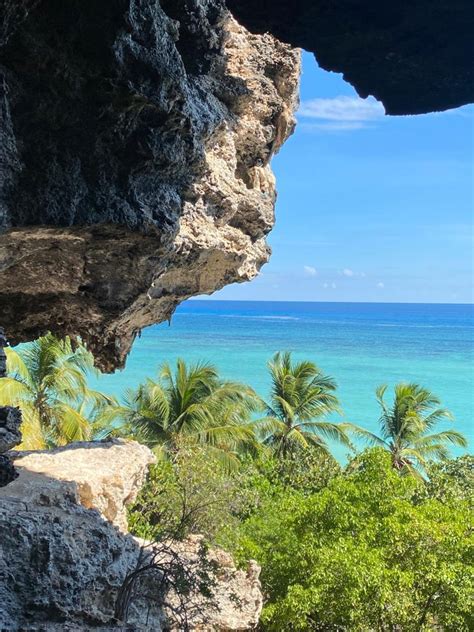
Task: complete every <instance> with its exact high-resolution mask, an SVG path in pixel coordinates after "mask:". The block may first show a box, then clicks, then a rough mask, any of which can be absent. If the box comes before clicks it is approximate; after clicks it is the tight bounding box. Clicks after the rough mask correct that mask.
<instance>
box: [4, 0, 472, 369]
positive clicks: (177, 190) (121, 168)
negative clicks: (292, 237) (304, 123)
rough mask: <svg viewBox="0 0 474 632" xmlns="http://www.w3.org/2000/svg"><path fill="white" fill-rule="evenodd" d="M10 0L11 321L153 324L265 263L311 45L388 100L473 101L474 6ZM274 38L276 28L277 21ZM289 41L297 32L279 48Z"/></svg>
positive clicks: (24, 332)
mask: <svg viewBox="0 0 474 632" xmlns="http://www.w3.org/2000/svg"><path fill="white" fill-rule="evenodd" d="M227 7H229V8H230V9H231V10H232V11H233V14H234V15H235V16H236V17H237V19H238V20H239V22H240V23H241V24H243V25H244V26H245V27H246V28H248V29H250V30H251V31H252V33H260V34H250V33H249V32H248V31H246V30H245V29H244V28H243V27H242V26H239V25H238V24H237V23H236V22H235V21H234V19H233V18H231V14H230V13H229V11H228V9H227V8H226V6H225V3H224V0H101V2H97V0H68V1H67V2H64V0H0V315H1V322H0V325H2V326H3V327H5V329H6V331H7V334H8V336H9V338H10V341H11V343H12V344H15V343H17V342H21V341H25V340H31V339H32V338H35V337H37V336H38V335H40V334H43V333H45V332H46V331H47V330H51V331H53V332H54V333H57V334H60V335H64V334H71V335H77V334H79V335H80V336H81V337H82V338H83V339H84V340H85V341H86V343H87V344H88V345H89V347H90V348H91V350H92V351H93V352H94V354H95V355H96V359H97V364H98V366H99V367H100V368H102V369H103V370H106V371H111V370H113V369H114V368H116V367H118V366H122V365H123V364H124V362H125V358H126V355H127V353H128V351H129V349H130V347H131V344H132V342H133V339H134V337H135V336H136V334H137V333H138V332H139V331H140V330H141V329H142V328H143V327H145V326H146V325H149V324H151V323H156V322H160V321H163V320H166V319H168V318H170V316H171V315H172V313H173V311H174V309H175V307H176V305H177V304H178V303H179V302H180V301H182V300H184V299H186V298H188V297H190V296H192V295H196V294H201V293H211V292H213V291H215V290H216V289H219V288H221V287H223V286H224V285H226V284H229V283H232V282H241V281H246V280H250V279H252V278H253V277H254V276H255V275H256V274H257V272H258V270H259V268H260V267H261V266H262V265H263V264H264V263H265V262H266V261H267V260H268V257H269V248H268V246H267V244H266V241H265V237H266V235H267V234H268V232H269V231H270V230H271V228H272V226H273V223H274V213H273V211H274V202H275V183H274V179H273V176H272V172H271V169H270V166H269V161H270V158H271V156H272V155H273V154H274V153H275V152H276V151H277V150H278V149H279V148H280V146H281V145H282V143H283V142H284V141H285V139H286V138H287V137H288V135H289V134H290V133H291V132H292V130H293V127H294V118H293V112H294V110H295V107H296V103H297V91H298V76H299V53H298V52H297V51H295V50H294V49H293V48H292V47H291V46H301V47H304V48H306V49H308V50H312V51H315V54H316V57H317V60H318V62H319V63H320V65H321V66H322V67H323V68H326V69H328V70H334V71H337V72H343V73H344V76H345V78H346V79H347V80H348V81H350V82H351V83H353V85H354V86H355V87H356V89H357V90H358V92H359V93H360V94H361V95H362V96H367V95H368V94H373V95H375V96H376V97H377V98H379V99H380V100H382V101H383V103H384V106H385V109H386V111H387V112H388V113H392V114H400V113H418V112H426V111H433V110H440V109H445V108H449V107H455V106H457V105H461V104H463V103H466V102H468V101H472V100H473V90H474V81H473V76H472V74H473V69H472V68H473V67H472V64H471V59H472V55H471V52H472V37H471V34H472V18H473V11H474V9H473V5H472V2H468V0H455V1H451V0H437V1H435V2H432V1H431V0H417V1H416V2H410V3H408V2H392V3H386V2H379V3H376V2H373V1H372V0H337V1H334V2H320V1H312V0H293V1H292V2H288V1H287V0H275V1H273V2H267V1H264V0H228V1H227ZM267 32H268V33H272V35H269V34H267ZM273 36H276V37H278V38H280V40H281V41H283V42H287V44H285V43H281V42H280V41H278V40H276V39H274V37H273Z"/></svg>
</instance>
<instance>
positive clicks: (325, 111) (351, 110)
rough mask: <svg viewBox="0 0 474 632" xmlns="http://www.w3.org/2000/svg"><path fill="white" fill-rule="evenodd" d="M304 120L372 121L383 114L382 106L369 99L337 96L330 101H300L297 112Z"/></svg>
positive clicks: (372, 98) (371, 98)
mask: <svg viewBox="0 0 474 632" xmlns="http://www.w3.org/2000/svg"><path fill="white" fill-rule="evenodd" d="M298 114H299V115H300V116H304V117H305V118H314V119H323V120H325V121H372V120H373V119H377V118H380V117H381V116H383V115H384V114H385V110H384V107H383V105H382V104H381V103H380V102H379V101H377V100H376V99H374V97H369V98H368V99H361V98H360V97H348V96H339V97H334V98H332V99H310V100H309V101H302V103H301V105H300V109H299V110H298Z"/></svg>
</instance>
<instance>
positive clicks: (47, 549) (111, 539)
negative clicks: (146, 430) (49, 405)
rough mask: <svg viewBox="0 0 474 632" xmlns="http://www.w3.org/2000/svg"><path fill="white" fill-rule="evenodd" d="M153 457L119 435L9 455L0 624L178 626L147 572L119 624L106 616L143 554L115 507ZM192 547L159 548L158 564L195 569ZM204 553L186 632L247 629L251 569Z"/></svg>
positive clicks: (252, 594) (195, 544)
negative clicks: (204, 576)
mask: <svg viewBox="0 0 474 632" xmlns="http://www.w3.org/2000/svg"><path fill="white" fill-rule="evenodd" d="M153 460H154V459H153V456H152V454H151V452H150V451H149V450H148V449H147V448H144V447H143V446H141V445H139V444H137V443H135V442H127V441H122V440H114V441H111V442H104V443H93V444H90V443H86V444H84V443H77V444H71V445H69V446H67V447H66V448H61V449H59V450H55V451H53V452H43V451H41V452H36V453H35V452H31V453H28V454H26V455H22V453H17V459H16V465H17V466H18V470H19V472H20V476H19V477H18V479H17V480H15V481H14V482H13V483H11V484H10V485H8V486H6V487H3V488H2V489H0V533H1V538H0V629H2V630H18V629H27V630H48V631H49V630H58V631H59V630H61V631H64V630H74V631H77V632H79V631H82V632H83V631H88V630H96V629H103V630H108V631H109V632H111V631H115V630H116V631H117V632H119V630H123V629H124V628H123V627H122V624H124V623H127V624H128V625H129V626H130V628H126V629H132V630H140V631H142V630H150V631H152V630H153V632H159V631H160V630H161V629H165V627H166V629H174V630H177V631H178V630H181V631H182V630H183V629H184V628H183V627H182V626H181V624H180V623H179V620H177V619H176V617H175V615H174V614H173V611H172V610H171V609H170V608H169V607H167V605H166V604H170V606H171V607H173V606H176V604H177V603H178V595H177V594H175V593H173V591H172V590H168V592H167V595H166V597H167V599H166V603H165V605H163V604H162V603H161V601H160V599H159V595H160V591H159V586H160V579H161V576H160V570H156V569H155V570H153V569H151V570H149V571H146V572H145V571H144V572H143V573H142V574H141V576H140V577H141V579H140V584H139V585H137V586H136V590H135V591H134V592H133V594H132V596H131V600H130V605H129V608H128V614H127V620H126V622H124V621H119V620H117V618H116V617H115V613H116V601H117V597H118V595H119V592H120V589H121V588H122V586H123V583H124V580H125V579H126V578H127V577H128V576H129V575H130V574H131V573H133V572H135V571H136V570H137V568H140V569H142V568H143V567H144V566H146V564H147V563H148V561H149V559H150V556H151V555H153V547H148V548H146V549H143V543H142V542H140V541H138V540H137V539H135V538H134V537H132V536H131V535H130V534H128V533H126V532H124V531H123V528H124V526H125V518H124V517H125V505H126V504H128V503H129V502H131V501H132V500H133V499H134V497H135V495H136V494H137V492H138V490H139V488H140V485H141V483H142V479H143V476H144V473H145V471H146V469H147V467H148V465H149V464H150V463H151V462H152V461H153ZM108 518H111V519H113V520H114V523H115V524H113V523H111V522H110V521H109V520H108ZM117 527H120V528H117ZM201 544H202V542H201V539H200V538H199V537H193V538H190V539H189V540H187V541H185V542H183V543H179V544H178V543H173V544H172V545H168V546H169V548H168V549H165V550H164V552H163V549H162V550H161V553H160V555H161V558H160V559H161V567H160V568H162V567H163V565H166V564H170V563H171V560H173V563H174V564H176V563H182V564H184V565H186V567H187V568H188V569H190V571H191V572H196V573H198V572H199V559H200V549H201ZM206 558H207V559H208V561H209V567H210V568H211V569H212V570H211V576H212V580H213V581H212V584H211V591H212V597H211V599H210V600H209V599H205V598H204V596H203V595H201V594H200V592H199V591H198V590H194V591H192V592H191V594H190V595H188V596H187V597H186V599H187V601H188V602H189V604H190V606H192V607H190V608H189V612H188V619H189V621H188V622H189V629H191V630H197V629H199V630H202V631H206V630H208V631H211V630H226V631H231V630H248V629H252V628H253V627H254V625H255V624H256V622H257V621H258V617H259V614H260V610H261V607H262V594H261V591H260V584H259V581H258V574H259V570H260V569H259V568H258V567H257V566H256V565H255V564H254V563H251V564H250V565H249V568H248V570H247V571H241V570H237V569H236V568H235V566H234V564H233V562H232V559H231V558H230V556H229V555H228V554H226V553H224V552H223V551H219V550H211V551H210V552H209V554H208V555H207V556H206ZM196 577H198V575H196ZM197 582H198V580H197V579H196V583H197Z"/></svg>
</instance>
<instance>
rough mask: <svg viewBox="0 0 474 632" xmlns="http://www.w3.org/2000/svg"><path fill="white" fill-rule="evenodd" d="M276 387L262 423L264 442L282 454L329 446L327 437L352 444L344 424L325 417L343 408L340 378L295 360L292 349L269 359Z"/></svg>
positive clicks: (307, 363) (261, 429)
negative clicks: (334, 377)
mask: <svg viewBox="0 0 474 632" xmlns="http://www.w3.org/2000/svg"><path fill="white" fill-rule="evenodd" d="M268 368H269V371H270V376H271V382H272V388H271V395H270V400H269V401H268V402H265V403H264V406H265V409H266V419H265V420H263V421H262V423H261V424H260V432H261V433H262V435H263V443H264V444H266V445H270V446H272V447H273V448H274V449H275V451H276V453H277V454H278V455H280V456H286V455H288V454H289V453H291V452H292V451H295V450H297V449H298V448H307V447H308V446H310V445H313V446H318V447H319V448H321V449H322V450H324V451H327V450H328V445H327V439H331V440H333V441H339V442H341V443H343V444H345V445H347V446H349V445H350V442H349V439H348V436H347V433H346V431H345V427H344V425H343V424H337V423H332V422H329V421H325V420H324V419H323V418H324V417H325V416H326V415H328V414H330V413H333V412H338V411H339V401H338V399H337V397H336V395H335V391H336V382H335V381H334V380H333V379H332V378H331V377H329V376H327V375H325V374H324V373H323V372H322V371H321V370H320V369H319V368H318V367H317V366H316V365H315V364H313V363H312V362H308V361H302V362H293V361H292V358H291V354H290V353H288V352H285V353H277V354H276V355H275V356H274V357H273V359H272V360H271V361H270V362H269V364H268Z"/></svg>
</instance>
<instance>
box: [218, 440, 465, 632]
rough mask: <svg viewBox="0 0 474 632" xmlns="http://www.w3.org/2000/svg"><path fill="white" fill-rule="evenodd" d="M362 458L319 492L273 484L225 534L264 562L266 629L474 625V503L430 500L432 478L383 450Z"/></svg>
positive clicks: (242, 552) (228, 542) (359, 630)
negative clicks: (397, 464)
mask: <svg viewBox="0 0 474 632" xmlns="http://www.w3.org/2000/svg"><path fill="white" fill-rule="evenodd" d="M352 465H353V466H352V467H350V468H348V470H347V471H346V472H345V473H341V474H339V475H336V476H334V477H332V478H331V479H330V480H329V481H328V483H327V485H326V486H325V487H324V488H322V489H321V490H319V491H317V492H315V493H309V494H308V493H305V492H304V490H297V489H294V488H290V487H288V486H283V487H282V486H278V485H276V486H275V485H273V486H272V487H271V492H272V493H269V491H268V489H266V491H265V493H264V494H263V496H262V502H261V503H260V504H259V505H258V506H257V509H256V510H255V511H254V512H253V513H252V514H251V515H249V516H244V518H243V520H242V522H241V524H240V526H239V528H238V529H235V527H233V528H232V530H227V531H226V532H225V533H223V534H222V536H221V543H222V544H223V545H224V546H226V547H227V548H229V549H231V550H232V551H233V553H234V555H236V556H238V557H239V558H240V560H241V561H242V563H244V561H245V560H247V559H249V558H254V559H256V560H257V561H258V563H259V564H261V565H262V574H261V580H262V584H263V590H264V593H265V594H266V596H267V602H266V605H265V607H264V611H263V615H262V619H261V628H262V629H263V630H265V631H273V632H280V631H281V630H294V631H296V632H298V631H301V632H303V631H305V632H307V631H308V632H309V631H317V630H350V631H351V632H367V631H368V630H374V631H375V630H379V631H381V632H382V631H384V630H400V631H403V632H412V631H413V632H415V631H417V632H418V631H420V630H425V631H427V630H438V629H440V630H453V631H454V630H456V631H459V632H462V631H466V632H467V631H468V630H472V629H473V624H474V619H473V617H472V612H474V609H473V607H472V606H473V602H472V595H473V594H474V557H473V548H472V533H471V516H470V510H469V509H470V508H469V503H468V501H467V500H462V499H457V500H456V501H455V502H446V501H441V500H439V499H438V498H436V497H432V496H430V495H428V496H426V497H425V498H423V499H420V496H419V491H420V488H421V487H422V486H423V483H422V482H420V481H418V480H417V479H415V478H413V477H406V476H405V477H404V476H400V475H399V473H398V471H397V470H395V469H394V468H393V467H392V463H391V458H390V455H389V454H388V453H387V452H386V451H384V450H382V449H380V448H373V449H371V450H368V451H366V452H364V453H363V454H362V455H360V456H359V457H357V459H356V463H355V464H352ZM260 488H261V489H265V488H264V486H263V485H262V484H261V483H260Z"/></svg>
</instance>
